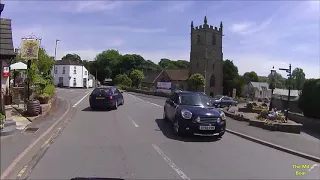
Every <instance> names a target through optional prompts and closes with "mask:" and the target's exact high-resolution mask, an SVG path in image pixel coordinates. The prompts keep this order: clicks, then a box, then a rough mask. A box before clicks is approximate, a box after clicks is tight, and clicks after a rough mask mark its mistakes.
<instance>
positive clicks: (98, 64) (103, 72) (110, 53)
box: [91, 50, 121, 82]
mask: <svg viewBox="0 0 320 180" xmlns="http://www.w3.org/2000/svg"><path fill="white" fill-rule="evenodd" d="M120 58H121V54H120V53H119V51H117V50H106V51H103V52H101V53H99V54H98V55H97V56H96V58H95V60H94V63H93V65H92V68H91V71H97V74H98V77H97V79H98V80H99V81H100V82H103V81H104V80H105V79H106V78H112V79H113V78H114V77H115V76H116V75H117V72H116V71H115V72H114V71H113V70H114V69H115V68H116V66H117V64H118V63H119V60H120ZM91 73H92V74H95V72H91Z"/></svg>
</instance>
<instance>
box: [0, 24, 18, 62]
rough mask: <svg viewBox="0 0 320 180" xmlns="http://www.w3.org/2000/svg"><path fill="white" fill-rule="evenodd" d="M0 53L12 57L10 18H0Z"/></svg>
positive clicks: (13, 54)
mask: <svg viewBox="0 0 320 180" xmlns="http://www.w3.org/2000/svg"><path fill="white" fill-rule="evenodd" d="M0 37H1V38H0V55H1V56H10V57H14V56H15V55H16V54H15V52H14V48H13V42H12V31H11V19H3V18H0Z"/></svg>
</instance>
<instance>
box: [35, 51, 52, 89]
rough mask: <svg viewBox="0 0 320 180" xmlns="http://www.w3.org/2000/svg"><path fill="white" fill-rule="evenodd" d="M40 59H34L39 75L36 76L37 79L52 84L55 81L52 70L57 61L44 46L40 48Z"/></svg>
mask: <svg viewBox="0 0 320 180" xmlns="http://www.w3.org/2000/svg"><path fill="white" fill-rule="evenodd" d="M38 57H39V58H38V60H37V61H34V64H35V66H36V68H37V69H36V70H35V72H37V74H38V75H39V76H38V77H37V78H36V81H42V82H44V81H46V82H45V83H46V84H47V83H49V84H52V83H53V77H52V75H51V70H52V68H53V65H54V63H55V61H54V59H53V58H52V57H50V56H49V55H48V54H47V52H46V50H45V49H44V48H40V49H39V55H38Z"/></svg>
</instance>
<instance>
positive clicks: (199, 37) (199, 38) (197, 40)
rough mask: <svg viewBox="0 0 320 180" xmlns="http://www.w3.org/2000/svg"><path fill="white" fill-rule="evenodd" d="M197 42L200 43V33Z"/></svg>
mask: <svg viewBox="0 0 320 180" xmlns="http://www.w3.org/2000/svg"><path fill="white" fill-rule="evenodd" d="M197 43H198V44H200V34H198V36H197Z"/></svg>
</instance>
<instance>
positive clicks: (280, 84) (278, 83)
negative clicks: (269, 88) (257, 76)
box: [268, 72, 286, 89]
mask: <svg viewBox="0 0 320 180" xmlns="http://www.w3.org/2000/svg"><path fill="white" fill-rule="evenodd" d="M285 81H286V79H284V78H283V77H282V75H281V74H279V73H277V72H275V74H274V75H272V74H271V73H270V74H269V75H268V83H269V84H274V85H275V87H276V88H279V89H282V88H284V86H285Z"/></svg>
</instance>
